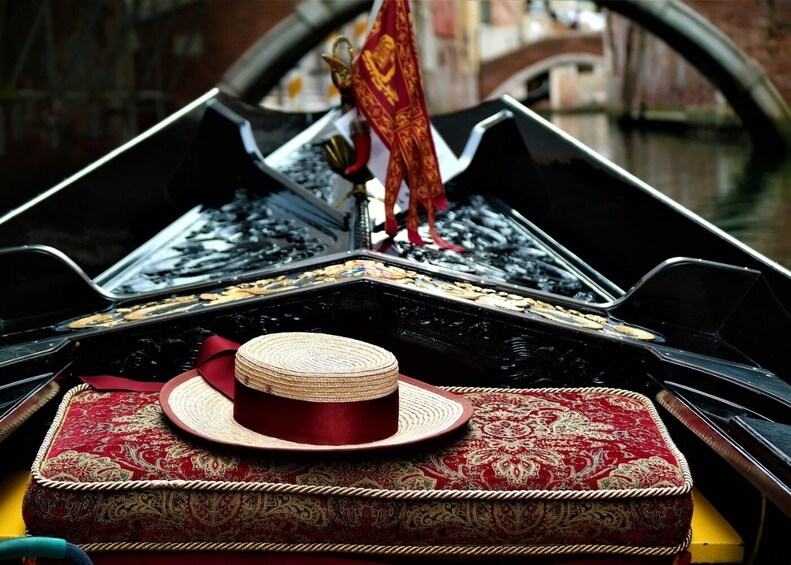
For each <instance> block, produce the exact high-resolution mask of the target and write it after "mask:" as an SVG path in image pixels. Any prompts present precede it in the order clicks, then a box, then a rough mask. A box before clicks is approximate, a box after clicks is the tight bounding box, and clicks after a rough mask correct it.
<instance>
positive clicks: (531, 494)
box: [31, 384, 692, 501]
mask: <svg viewBox="0 0 791 565" xmlns="http://www.w3.org/2000/svg"><path fill="white" fill-rule="evenodd" d="M89 388H91V387H90V385H87V384H82V385H78V386H76V387H74V388H72V389H71V390H69V391H68V392H67V393H66V394H65V395H64V397H63V400H62V401H61V404H60V406H59V407H58V410H57V412H56V414H55V417H54V419H53V422H52V426H51V427H50V429H49V431H48V432H47V434H46V436H45V437H44V440H43V442H42V445H41V447H40V448H39V451H38V454H37V455H36V459H35V460H34V462H33V465H32V468H31V477H32V479H33V480H34V481H36V483H37V484H39V485H40V486H41V487H44V488H51V489H56V490H65V491H78V492H81V491H121V490H129V491H132V490H162V489H174V490H175V489H178V490H198V491H200V490H211V491H217V492H267V493H276V494H281V493H287V494H307V495H319V496H354V497H366V498H374V499H388V500H426V499H439V500H468V499H470V500H498V501H499V500H535V499H541V500H602V499H605V500H607V499H622V498H648V497H656V496H663V497H665V496H666V497H671V496H678V495H683V494H687V493H689V492H690V491H691V490H692V476H691V473H690V470H689V465H688V464H687V461H686V458H684V456H683V455H682V454H681V452H680V451H679V450H678V448H677V447H676V446H675V444H674V443H673V442H672V440H671V438H670V435H669V433H668V432H667V428H665V425H664V423H663V422H662V420H661V418H660V417H659V413H658V412H657V411H656V408H655V407H654V406H653V404H651V401H650V400H649V399H648V398H647V397H646V396H644V395H642V394H640V393H636V392H631V391H626V390H622V389H616V388H604V387H585V388H546V389H540V390H542V391H545V392H557V391H566V392H599V393H602V394H620V395H622V396H627V397H629V398H632V399H635V400H638V401H640V402H641V403H642V404H643V405H644V407H645V408H646V409H647V410H648V412H649V414H650V415H651V418H652V419H653V421H654V423H655V424H656V426H657V428H658V430H659V432H660V434H661V436H662V438H663V439H664V440H665V443H666V444H667V447H668V449H670V451H671V452H672V453H673V455H674V456H675V457H676V460H677V461H678V464H679V468H680V470H681V472H682V475H683V477H684V482H683V484H682V485H680V486H676V487H654V488H642V489H621V490H579V491H567V490H564V491H546V490H521V491H481V490H469V491H467V490H464V491H459V490H453V491H436V490H424V491H412V490H410V491H402V490H386V489H372V488H363V487H337V486H317V485H293V484H277V483H265V482H263V483H260V482H250V483H240V482H229V481H205V480H195V481H185V480H146V481H123V482H110V481H100V482H95V483H74V482H69V481H59V480H53V479H47V478H45V477H44V476H43V475H42V474H41V465H42V464H43V462H44V460H45V458H46V456H47V452H48V451H49V448H50V446H51V444H52V442H53V441H54V438H55V436H56V435H57V432H58V431H59V430H60V427H61V426H62V425H63V421H64V420H65V417H66V414H67V412H68V406H69V403H70V402H71V399H72V398H73V397H74V396H76V395H77V394H79V393H81V392H83V391H85V390H88V389H89ZM443 388H444V389H445V390H448V391H450V392H457V393H463V392H495V391H499V392H502V391H503V390H506V389H500V388H476V387H443Z"/></svg>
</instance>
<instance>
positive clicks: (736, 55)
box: [219, 0, 791, 153]
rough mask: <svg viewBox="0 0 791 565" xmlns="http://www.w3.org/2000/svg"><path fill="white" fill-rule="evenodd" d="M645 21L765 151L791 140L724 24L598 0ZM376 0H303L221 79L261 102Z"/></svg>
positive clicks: (667, 8)
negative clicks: (307, 56)
mask: <svg viewBox="0 0 791 565" xmlns="http://www.w3.org/2000/svg"><path fill="white" fill-rule="evenodd" d="M596 3H597V4H598V5H599V6H602V7H604V8H607V9H609V10H612V11H613V12H616V13H618V14H621V15H622V16H624V17H626V18H628V19H630V20H632V21H634V22H635V23H637V24H639V25H640V26H642V27H644V28H645V29H647V30H648V31H650V32H651V33H653V34H654V35H656V36H657V37H660V38H661V39H663V40H664V41H665V42H667V43H668V45H670V46H671V47H672V48H674V49H675V50H676V51H678V52H679V53H681V54H682V55H683V56H684V57H685V58H686V59H687V60H688V61H689V62H690V63H691V64H692V65H693V66H694V67H696V68H697V69H698V70H699V71H700V72H701V73H702V74H703V75H704V76H706V77H707V78H708V79H709V80H710V81H711V82H712V83H713V84H714V85H715V86H716V87H717V88H718V89H719V90H720V92H722V94H723V96H725V98H726V99H727V100H728V102H729V104H730V105H731V107H732V108H733V109H734V111H735V112H736V113H737V114H738V115H739V117H740V118H741V121H742V123H743V124H744V127H745V128H746V129H747V131H748V132H749V133H750V135H751V137H752V140H753V146H754V147H755V148H756V149H758V150H760V151H762V152H764V153H778V152H784V151H787V150H788V148H789V147H790V146H791V110H789V108H788V105H787V104H786V102H785V101H784V100H783V98H782V96H780V94H779V92H778V91H777V89H776V88H775V87H774V85H773V84H772V82H771V80H770V78H769V77H768V76H767V75H766V72H765V71H764V70H763V68H761V67H760V65H758V64H757V63H755V62H754V61H753V60H752V59H751V58H749V57H748V56H747V55H746V54H745V53H744V52H743V51H741V50H740V49H739V47H738V46H737V45H736V44H735V43H733V42H732V41H731V40H730V39H728V37H727V36H726V35H725V34H723V33H722V32H721V31H720V30H719V29H717V28H716V27H715V26H714V25H712V24H711V22H709V21H708V20H706V19H705V18H704V17H702V16H701V15H700V14H698V13H697V12H695V11H694V10H693V9H691V8H690V7H688V6H686V5H685V4H683V2H681V0H596ZM372 4H373V1H372V0H305V2H304V3H303V4H300V5H299V7H298V8H297V9H296V10H295V11H294V13H293V14H292V15H291V16H289V17H288V18H286V19H285V20H283V21H282V22H280V23H279V24H278V25H277V26H275V27H274V28H272V30H270V31H269V32H268V33H266V34H265V35H264V36H262V37H261V38H260V39H259V40H258V41H257V42H256V43H254V44H253V45H252V46H251V47H250V48H249V49H248V50H247V51H246V52H245V53H244V54H242V56H241V57H240V58H239V59H238V60H237V61H236V63H234V64H233V65H232V66H231V68H230V69H228V71H227V72H226V74H225V75H224V77H223V79H222V80H221V81H220V84H219V87H220V88H221V89H224V90H227V91H229V92H231V93H233V94H235V95H237V96H240V97H241V98H242V99H243V100H246V101H249V102H252V103H256V102H258V101H259V100H260V99H261V98H263V96H264V95H265V94H266V93H268V92H269V91H270V90H271V89H272V88H273V87H274V86H275V85H276V84H277V82H278V80H279V79H280V78H281V77H282V76H283V75H284V74H285V73H286V72H287V71H288V70H289V69H290V68H292V67H293V66H294V65H296V64H297V62H298V61H299V60H300V59H301V58H302V56H303V55H305V54H306V53H308V52H309V51H310V50H311V49H312V48H314V47H315V46H316V45H318V44H319V43H320V42H321V41H322V40H323V39H324V38H325V37H326V35H327V34H328V33H330V32H331V31H333V30H334V29H336V28H337V27H339V26H340V25H341V24H343V23H345V22H347V21H349V20H351V19H353V18H354V17H356V16H358V15H359V14H361V13H362V12H363V11H365V10H369V9H370V8H371V5H372Z"/></svg>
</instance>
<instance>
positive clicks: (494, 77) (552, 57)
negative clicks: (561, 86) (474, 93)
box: [478, 33, 603, 100]
mask: <svg viewBox="0 0 791 565" xmlns="http://www.w3.org/2000/svg"><path fill="white" fill-rule="evenodd" d="M602 56H603V48H602V36H601V34H600V33H568V34H564V35H554V36H552V37H547V38H545V39H540V40H538V41H531V42H530V43H527V44H525V46H524V47H522V48H521V49H517V50H515V51H512V52H510V53H507V54H505V55H503V56H501V57H497V58H495V59H491V60H489V61H486V62H484V63H482V64H481V68H480V71H479V73H478V92H479V93H480V96H481V100H485V99H488V98H492V97H497V96H501V95H502V94H503V87H504V85H506V84H508V83H511V82H513V81H516V80H526V79H528V78H531V77H534V76H537V75H539V74H541V73H542V72H545V71H547V70H549V68H550V67H553V66H555V65H558V64H561V63H564V62H596V63H599V62H601V61H602Z"/></svg>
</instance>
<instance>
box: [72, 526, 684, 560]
mask: <svg viewBox="0 0 791 565" xmlns="http://www.w3.org/2000/svg"><path fill="white" fill-rule="evenodd" d="M691 540H692V531H691V530H690V531H689V533H687V537H686V539H685V540H684V541H683V542H682V543H680V544H679V545H676V546H673V547H636V546H630V545H603V544H600V545H597V544H575V545H492V546H480V545H447V546H442V545H427V546H408V545H406V546H391V545H365V544H350V543H343V544H341V543H299V544H290V543H268V542H195V543H156V542H111V543H87V544H84V545H81V546H80V547H81V548H82V549H83V550H84V551H87V552H89V553H99V552H110V551H167V552H176V551H233V552H237V551H257V552H288V553H345V554H357V555H360V554H367V555H398V556H405V555H411V556H455V557H462V556H468V557H486V556H492V557H495V556H499V557H502V556H514V555H523V556H542V555H572V554H586V555H629V556H641V557H663V556H671V555H676V554H679V553H681V552H682V551H684V550H685V549H686V548H687V547H688V546H689V543H690V541H691Z"/></svg>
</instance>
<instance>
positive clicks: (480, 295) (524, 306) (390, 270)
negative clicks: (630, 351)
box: [67, 259, 656, 341]
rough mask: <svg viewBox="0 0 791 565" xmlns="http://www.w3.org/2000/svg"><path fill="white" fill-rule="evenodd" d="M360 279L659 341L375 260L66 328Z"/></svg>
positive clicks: (614, 323)
mask: <svg viewBox="0 0 791 565" xmlns="http://www.w3.org/2000/svg"><path fill="white" fill-rule="evenodd" d="M358 278H371V279H375V280H380V281H385V282H388V283H392V284H397V285H400V286H406V287H409V288H412V289H415V290H418V291H422V292H427V293H430V294H439V295H442V296H445V297H448V298H452V299H457V300H464V301H469V302H475V303H477V304H481V305H485V306H491V307H494V308H497V309H500V310H507V311H510V312H518V313H522V314H524V315H526V316H530V317H532V318H535V319H548V320H552V321H553V322H557V323H561V324H565V325H568V326H572V327H578V328H583V329H587V330H592V331H597V332H601V333H604V334H607V335H612V336H618V337H622V338H625V339H634V340H639V341H653V340H655V339H656V335H654V334H653V333H651V332H649V331H647V330H645V329H643V328H638V327H635V326H629V325H627V324H625V323H623V322H622V321H621V320H614V319H610V318H607V317H605V316H601V315H596V314H589V313H583V312H580V311H578V310H574V309H571V308H565V307H563V306H560V305H556V304H550V303H548V302H544V301H543V300H536V299H534V298H531V297H528V296H522V295H519V294H515V293H511V292H504V291H497V290H495V289H492V288H486V287H481V286H477V285H474V284H471V283H469V282H463V281H454V282H449V281H447V280H443V279H441V278H438V277H434V276H431V275H427V274H424V273H419V272H417V271H412V270H408V269H403V268H401V267H396V266H393V265H386V264H385V263H383V262H381V261H375V260H372V259H352V260H349V261H346V262H344V263H336V264H333V265H327V266H325V267H321V268H318V269H314V270H310V271H303V272H300V273H295V274H290V275H280V276H277V277H273V278H266V279H259V280H256V281H252V282H245V283H240V284H237V285H231V286H227V287H225V288H220V289H217V290H215V291H212V292H203V293H200V294H191V295H184V296H178V297H175V298H165V299H163V300H160V301H152V302H145V303H141V304H136V305H134V306H130V307H125V308H116V309H114V310H109V311H107V312H103V313H98V314H92V315H90V316H85V317H82V318H78V319H75V320H71V321H69V322H67V325H68V327H69V328H70V329H87V328H107V327H113V326H118V325H120V324H125V323H128V322H135V321H141V320H149V319H153V318H157V317H159V316H164V315H169V314H173V313H176V312H179V313H183V312H190V311H195V310H199V309H203V308H208V307H212V306H215V305H218V304H226V303H229V302H237V301H240V300H247V299H251V298H255V297H257V296H263V295H271V294H280V293H282V292H286V291H293V290H297V289H301V288H308V287H316V286H321V285H325V284H332V283H337V282H344V281H348V280H353V279H358Z"/></svg>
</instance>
